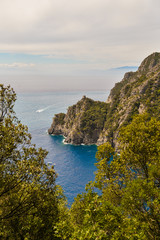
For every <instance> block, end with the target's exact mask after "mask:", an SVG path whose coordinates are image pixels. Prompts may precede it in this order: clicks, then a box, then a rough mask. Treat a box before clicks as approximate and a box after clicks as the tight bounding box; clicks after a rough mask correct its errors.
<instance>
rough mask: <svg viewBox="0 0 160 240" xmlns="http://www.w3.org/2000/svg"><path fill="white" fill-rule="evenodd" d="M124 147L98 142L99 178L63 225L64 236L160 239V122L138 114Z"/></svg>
mask: <svg viewBox="0 0 160 240" xmlns="http://www.w3.org/2000/svg"><path fill="white" fill-rule="evenodd" d="M119 148H120V154H117V153H116V152H115V149H114V148H112V147H111V146H110V144H109V143H106V144H103V145H101V146H99V147H98V151H97V154H96V158H97V163H96V166H97V172H96V176H95V181H94V182H91V183H90V184H89V185H88V186H87V188H86V192H85V193H82V194H79V195H78V196H77V197H76V198H75V201H74V203H73V204H72V206H71V209H70V210H69V211H68V212H67V214H66V216H65V218H63V221H62V222H61V224H60V225H58V226H57V232H58V233H59V236H61V239H70V240H73V239H74V240H75V239H77V240H79V239H83V240H85V239H86V240H87V239H92V240H99V239H101V240H118V239H119V240H158V239H159V236H160V122H159V121H158V120H156V119H155V118H151V117H150V116H149V115H148V114H143V115H139V116H136V117H135V118H134V119H133V121H132V122H131V124H129V125H128V126H126V127H123V128H122V129H121V131H120V138H119ZM95 187H97V188H99V190H100V191H101V194H97V193H96V192H95V190H94V188H95Z"/></svg>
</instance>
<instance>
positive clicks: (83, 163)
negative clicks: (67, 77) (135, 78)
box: [14, 91, 109, 204]
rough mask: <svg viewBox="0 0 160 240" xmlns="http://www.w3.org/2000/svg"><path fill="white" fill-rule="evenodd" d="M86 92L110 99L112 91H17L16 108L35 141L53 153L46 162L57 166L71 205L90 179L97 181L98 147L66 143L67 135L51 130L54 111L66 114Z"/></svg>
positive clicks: (89, 95) (33, 141)
mask: <svg viewBox="0 0 160 240" xmlns="http://www.w3.org/2000/svg"><path fill="white" fill-rule="evenodd" d="M84 95H86V96H87V97H89V98H92V99H94V100H99V101H106V99H107V97H108V95H109V92H108V91H97V92H96V91H71V92H28V93H26V92H24V93H18V94H17V101H16V104H15V107H14V110H15V112H16V115H17V117H18V118H19V120H21V122H22V123H23V124H24V125H27V126H28V128H29V132H30V133H31V135H32V143H34V144H36V146H37V147H42V148H44V149H46V150H47V151H48V152H49V154H48V156H47V158H46V159H45V161H46V163H48V164H49V165H54V167H55V170H56V172H57V174H58V178H57V180H56V183H57V184H60V185H61V186H62V188H63V190H64V192H65V195H66V197H67V199H68V203H69V204H71V203H72V202H73V200H74V197H76V195H77V194H78V193H82V192H84V190H85V185H86V184H87V183H88V182H89V181H92V180H94V172H95V171H96V167H95V165H94V163H95V162H96V159H95V154H96V151H97V146H96V145H91V146H84V145H81V146H75V145H70V144H63V136H50V135H48V134H47V129H48V128H49V127H50V125H51V123H52V118H53V117H54V114H56V113H60V112H64V113H66V112H67V108H68V107H69V106H71V105H73V104H75V103H76V102H77V101H79V100H80V99H81V98H82V97H83V96H84Z"/></svg>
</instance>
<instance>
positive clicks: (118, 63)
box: [0, 0, 160, 91]
mask: <svg viewBox="0 0 160 240" xmlns="http://www.w3.org/2000/svg"><path fill="white" fill-rule="evenodd" d="M159 12H160V1H159V0H27V1H26V0H0V79H1V81H0V82H1V83H4V84H5V85H6V84H10V85H11V86H13V87H14V88H15V90H16V91H35V90H38V91H54V90H109V89H111V88H112V87H113V86H114V84H115V83H116V82H118V81H120V80H121V79H122V78H123V75H124V73H125V72H127V71H136V69H137V67H138V66H139V65H140V63H141V62H142V60H143V59H144V58H145V57H147V56H148V55H150V54H151V53H153V52H159V51H160V40H159V39H160V14H159Z"/></svg>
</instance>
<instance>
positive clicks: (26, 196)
mask: <svg viewBox="0 0 160 240" xmlns="http://www.w3.org/2000/svg"><path fill="white" fill-rule="evenodd" d="M15 100H16V94H15V92H14V90H13V89H12V88H10V86H8V87H4V86H3V85H0V119H1V121H0V172H1V175H0V238H1V239H13V240H14V239H16V240H18V239H25V240H26V239H37V240H38V239H57V237H55V233H54V225H55V223H56V222H57V221H58V217H59V213H58V212H59V211H58V201H59V200H58V199H59V198H61V195H60V194H59V193H58V188H57V186H56V184H55V180H56V173H55V170H54V168H53V167H51V168H49V167H48V166H47V165H46V164H45V162H44V159H45V157H46V155H47V151H46V150H43V149H42V148H39V149H37V148H36V147H35V145H33V144H31V135H30V134H29V133H28V129H27V127H26V126H24V125H22V124H21V123H20V121H19V120H18V119H17V117H16V116H15V113H14V110H13V106H14V102H15Z"/></svg>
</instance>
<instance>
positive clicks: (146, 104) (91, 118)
mask: <svg viewBox="0 0 160 240" xmlns="http://www.w3.org/2000/svg"><path fill="white" fill-rule="evenodd" d="M145 111H147V112H149V113H150V114H151V115H152V116H156V117H157V118H159V111H160V53H153V54H152V55H150V56H149V57H147V58H146V59H144V61H143V62H142V63H141V65H140V67H139V68H138V70H137V71H136V72H129V73H126V74H125V75H124V78H123V79H122V81H121V82H119V83H117V84H116V85H115V87H114V88H113V89H112V90H111V92H110V95H109V97H108V99H107V101H106V103H104V102H98V101H93V100H91V99H89V98H86V97H85V96H84V97H83V98H82V99H81V100H80V101H79V102H78V103H77V104H75V105H73V106H72V107H69V108H68V111H67V114H62V113H60V114H57V115H55V117H54V119H53V123H52V125H51V128H50V129H49V133H50V134H62V135H64V136H65V137H66V138H65V141H66V142H68V143H72V144H82V143H84V144H98V145H99V144H102V143H104V142H106V141H110V142H111V143H112V144H113V145H114V146H115V147H116V148H117V147H118V146H117V141H116V139H117V137H118V132H119V129H120V127H121V126H123V125H127V124H128V123H129V122H131V121H132V118H133V116H134V115H135V114H141V113H143V112H145Z"/></svg>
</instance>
